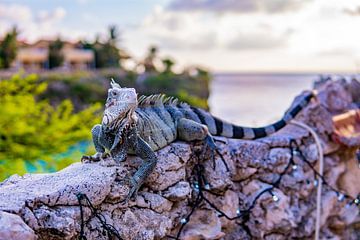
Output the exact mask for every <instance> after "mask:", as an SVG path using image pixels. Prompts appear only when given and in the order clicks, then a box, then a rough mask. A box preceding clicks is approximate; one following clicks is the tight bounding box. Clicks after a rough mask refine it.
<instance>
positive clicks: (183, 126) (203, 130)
mask: <svg viewBox="0 0 360 240" xmlns="http://www.w3.org/2000/svg"><path fill="white" fill-rule="evenodd" d="M177 131H178V134H179V138H180V139H182V140H185V141H194V140H203V141H204V142H205V144H206V146H207V147H209V148H210V150H211V159H213V160H215V152H217V153H219V152H218V149H217V146H216V144H215V142H214V139H213V137H212V136H211V134H210V133H209V130H208V128H207V126H206V125H203V124H200V123H197V122H195V121H193V120H190V119H186V118H182V119H180V120H179V121H178V125H177ZM205 152H206V148H204V151H203V153H202V154H201V155H204V153H205ZM220 156H221V155H220ZM221 158H222V157H221ZM224 164H225V165H226V163H224ZM214 166H215V162H214Z"/></svg>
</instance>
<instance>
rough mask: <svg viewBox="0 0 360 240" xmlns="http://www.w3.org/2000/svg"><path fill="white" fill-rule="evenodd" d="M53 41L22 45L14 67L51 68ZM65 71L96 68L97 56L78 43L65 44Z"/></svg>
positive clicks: (63, 50)
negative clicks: (50, 58) (50, 54)
mask: <svg viewBox="0 0 360 240" xmlns="http://www.w3.org/2000/svg"><path fill="white" fill-rule="evenodd" d="M50 43H51V41H47V40H39V41H38V42H36V43H34V44H26V43H20V44H19V45H20V46H19V50H18V53H17V56H16V61H15V63H14V67H16V68H25V69H33V70H41V69H47V68H48V67H49V63H48V55H49V50H48V49H49V45H50ZM62 52H63V55H64V62H63V65H62V66H61V67H60V68H63V69H89V68H92V67H93V66H94V61H95V55H94V52H93V51H92V50H89V49H82V48H81V46H80V44H78V43H70V42H65V43H64V46H63V49H62Z"/></svg>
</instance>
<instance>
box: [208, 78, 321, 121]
mask: <svg viewBox="0 0 360 240" xmlns="http://www.w3.org/2000/svg"><path fill="white" fill-rule="evenodd" d="M317 77H318V75H316V74H215V75H214V79H213V81H212V84H211V89H210V90H211V94H210V98H209V105H210V108H211V112H212V113H213V114H214V115H215V116H218V117H220V118H222V119H224V120H227V121H230V122H233V123H236V124H240V125H243V126H261V125H265V124H269V123H271V122H272V121H275V120H277V119H279V118H280V117H281V116H282V115H283V113H284V112H285V111H286V109H287V108H288V107H289V106H290V104H291V102H292V100H293V99H294V97H295V96H297V95H298V94H300V93H301V91H303V90H305V89H311V88H312V83H313V81H314V80H315V79H317Z"/></svg>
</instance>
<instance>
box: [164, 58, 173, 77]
mask: <svg viewBox="0 0 360 240" xmlns="http://www.w3.org/2000/svg"><path fill="white" fill-rule="evenodd" d="M162 62H163V64H164V66H165V70H164V72H165V73H172V67H173V66H174V65H175V62H174V61H173V60H172V59H170V58H165V59H163V60H162Z"/></svg>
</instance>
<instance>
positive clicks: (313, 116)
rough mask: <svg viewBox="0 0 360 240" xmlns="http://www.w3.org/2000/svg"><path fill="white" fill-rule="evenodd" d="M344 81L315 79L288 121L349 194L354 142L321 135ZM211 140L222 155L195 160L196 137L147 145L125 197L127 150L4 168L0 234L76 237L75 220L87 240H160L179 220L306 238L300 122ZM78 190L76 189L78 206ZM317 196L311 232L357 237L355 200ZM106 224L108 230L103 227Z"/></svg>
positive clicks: (345, 95)
mask: <svg viewBox="0 0 360 240" xmlns="http://www.w3.org/2000/svg"><path fill="white" fill-rule="evenodd" d="M350 90H351V88H350ZM350 90H349V87H348V86H347V85H346V83H344V82H341V83H339V82H333V83H331V82H326V83H324V84H323V85H321V87H320V89H319V97H318V101H313V102H312V103H311V104H310V105H309V106H308V107H306V108H305V109H304V110H303V111H302V112H301V114H300V116H299V117H298V118H297V120H298V121H302V122H304V123H306V124H307V125H309V126H310V127H312V128H313V129H314V130H315V131H316V132H317V134H318V135H319V137H320V138H321V142H322V146H323V147H324V153H325V156H324V163H325V167H324V176H325V178H326V180H327V182H328V183H329V184H330V185H331V186H333V187H335V188H337V189H341V190H342V191H343V192H345V193H347V194H349V195H351V196H353V197H356V195H357V194H358V193H359V191H360V188H359V186H360V185H359V184H358V179H359V178H360V170H359V168H358V166H357V161H356V159H355V150H356V147H355V146H356V145H346V144H345V145H344V144H340V143H339V142H337V141H334V140H333V138H331V137H330V135H331V134H333V130H334V124H333V118H332V117H333V114H334V113H338V112H343V111H346V110H347V109H348V108H351V107H353V106H354V104H355V103H354V102H351V99H355V98H356V99H358V98H357V95H356V94H355V93H354V92H351V91H350ZM350 95H351V96H350ZM299 99H300V98H297V99H296V100H295V101H298V100H299ZM216 139H217V141H216V144H217V145H218V148H219V149H218V150H219V153H221V156H222V157H223V159H221V157H220V156H219V155H218V154H216V155H215V159H214V160H213V159H199V158H198V156H197V154H196V151H197V149H199V148H201V147H202V146H201V145H200V143H184V142H180V141H178V142H174V143H172V144H170V145H169V146H167V147H165V148H163V149H161V150H159V151H157V152H156V155H157V156H158V163H157V165H156V167H155V170H154V172H153V173H152V174H151V175H150V176H149V178H148V179H147V181H146V182H145V183H144V185H143V187H142V188H141V189H140V191H139V194H138V196H137V198H136V199H135V201H130V202H129V203H128V204H124V203H123V202H122V201H123V200H124V199H125V198H126V196H127V194H128V192H129V183H128V179H129V177H130V176H131V175H132V174H133V173H134V172H135V171H136V169H137V168H138V167H139V165H140V164H141V162H142V160H141V159H139V158H138V157H136V156H128V158H127V160H126V161H125V162H122V163H121V164H120V165H116V164H114V161H113V160H112V159H111V158H110V157H109V158H106V159H104V160H102V161H100V162H97V163H76V164H73V165H71V166H69V167H67V168H65V169H63V170H61V171H59V172H56V173H48V174H26V175H24V176H19V175H13V176H11V177H10V178H8V179H7V180H5V181H4V182H2V183H0V239H78V238H79V236H80V232H81V226H83V235H84V236H85V237H86V238H87V239H100V240H102V239H104V240H105V239H109V238H110V236H109V235H111V234H112V238H114V234H115V233H118V234H119V236H120V237H121V238H122V239H129V240H132V239H134V240H135V239H136V240H153V239H169V238H170V237H171V236H172V237H174V236H176V235H177V234H179V233H178V231H179V230H180V229H182V230H183V231H182V232H181V233H180V236H181V237H180V239H188V240H190V239H191V240H194V239H225V240H230V239H292V238H296V239H313V237H314V231H315V209H316V186H315V185H314V183H315V182H314V180H315V178H314V172H313V171H312V169H311V168H310V166H309V165H308V163H310V164H312V166H313V167H314V168H316V169H318V162H317V161H318V150H317V148H316V145H315V142H314V139H313V138H312V136H311V135H310V134H309V133H308V132H307V130H305V129H303V128H301V127H298V126H295V125H292V124H290V125H288V126H286V127H285V128H284V129H282V130H281V131H279V132H277V133H275V134H273V135H272V136H270V137H266V138H263V139H259V140H256V141H245V140H236V139H225V138H221V137H217V138H216ZM291 140H294V141H296V143H297V144H299V147H300V150H301V151H302V153H303V155H304V156H305V158H306V160H307V161H308V163H307V162H305V161H303V160H302V158H301V157H300V156H299V155H295V156H294V158H293V159H291V156H292V155H291V152H292V151H291V149H290V146H289V144H290V141H291ZM290 161H294V162H290ZM289 162H290V163H295V165H293V164H290V165H289ZM197 164H201V165H202V170H201V171H200V172H197V171H195V166H198V165H197ZM288 166H290V167H288ZM196 174H197V175H196ZM280 177H281V181H280V182H279V183H278V184H277V185H276V186H275V183H276V182H277V180H278V179H280ZM199 178H200V179H199ZM198 186H202V187H205V186H208V187H209V189H200V188H199V187H198ZM79 194H82V195H79ZM260 194H261V195H260ZM79 196H83V197H84V196H86V198H85V197H84V198H82V199H81V200H80V203H81V208H80V205H79V199H78V197H79ZM274 196H275V197H274ZM322 197H323V201H322V216H321V238H332V239H358V237H359V232H360V228H359V226H360V216H359V211H360V210H359V207H358V206H356V205H355V204H352V205H349V204H348V200H346V201H345V200H342V201H339V199H338V198H339V196H338V195H337V194H336V193H334V192H333V191H331V189H330V188H328V187H325V186H324V187H323V192H322ZM87 199H88V200H87ZM196 200H198V201H199V202H198V203H197V204H195V201H196ZM194 206H195V208H194V209H193V211H192V208H193V207H194ZM216 209H218V210H220V211H221V212H222V213H223V214H225V215H226V216H224V215H221V214H220V213H219V212H217V211H216ZM191 211H192V214H191V215H190V213H191ZM239 216H240V217H239ZM227 217H228V218H230V219H228V218H227ZM236 217H237V218H236ZM231 218H236V219H233V220H231ZM82 220H83V221H82ZM184 220H185V222H184ZM185 223H186V224H185ZM182 224H185V225H184V226H183V225H182ZM110 226H111V227H112V228H111V229H112V230H111V231H110V233H109V232H107V231H106V230H105V229H104V227H105V228H106V227H110Z"/></svg>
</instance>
